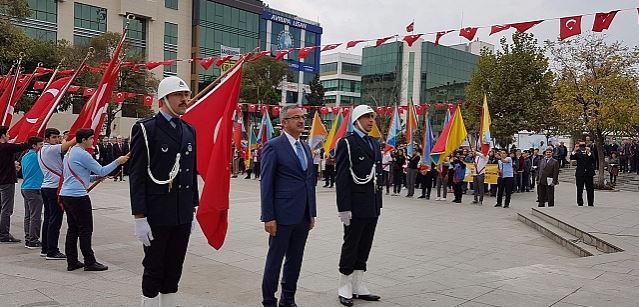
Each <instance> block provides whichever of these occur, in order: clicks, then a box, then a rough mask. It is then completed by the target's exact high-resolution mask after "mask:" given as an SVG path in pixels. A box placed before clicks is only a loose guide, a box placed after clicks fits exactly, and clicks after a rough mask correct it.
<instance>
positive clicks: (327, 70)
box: [320, 62, 337, 75]
mask: <svg viewBox="0 0 639 307" xmlns="http://www.w3.org/2000/svg"><path fill="white" fill-rule="evenodd" d="M334 74H337V62H335V63H326V64H321V65H320V75H334Z"/></svg>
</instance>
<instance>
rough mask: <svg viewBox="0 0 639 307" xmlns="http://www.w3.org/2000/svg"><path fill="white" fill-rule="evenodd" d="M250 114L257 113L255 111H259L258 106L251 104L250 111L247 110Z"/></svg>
mask: <svg viewBox="0 0 639 307" xmlns="http://www.w3.org/2000/svg"><path fill="white" fill-rule="evenodd" d="M247 110H248V111H249V112H250V113H255V110H257V106H256V105H254V104H249V105H248V109H247Z"/></svg>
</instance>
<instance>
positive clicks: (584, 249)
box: [517, 213, 604, 257]
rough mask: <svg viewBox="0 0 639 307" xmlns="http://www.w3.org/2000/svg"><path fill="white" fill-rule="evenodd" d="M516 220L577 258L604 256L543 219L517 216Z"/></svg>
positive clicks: (530, 215)
mask: <svg viewBox="0 0 639 307" xmlns="http://www.w3.org/2000/svg"><path fill="white" fill-rule="evenodd" d="M517 219H518V220H519V221H521V222H523V223H524V224H526V225H528V226H530V227H532V228H533V229H535V230H537V231H539V232H540V233H542V234H543V235H545V236H546V237H548V238H550V239H552V240H553V241H555V242H557V243H558V244H559V245H561V246H563V247H565V248H567V249H568V250H570V251H572V252H573V253H574V254H576V255H577V256H579V257H589V256H596V255H601V254H604V252H602V251H599V250H598V249H597V248H595V247H594V246H590V245H588V244H585V243H584V242H583V241H581V240H580V239H579V238H578V237H576V236H573V235H571V234H569V233H568V232H566V231H563V230H562V229H561V228H559V227H557V226H554V225H552V224H551V223H548V222H546V221H544V220H543V219H541V218H539V217H537V216H534V215H532V214H525V215H524V214H521V213H518V214H517Z"/></svg>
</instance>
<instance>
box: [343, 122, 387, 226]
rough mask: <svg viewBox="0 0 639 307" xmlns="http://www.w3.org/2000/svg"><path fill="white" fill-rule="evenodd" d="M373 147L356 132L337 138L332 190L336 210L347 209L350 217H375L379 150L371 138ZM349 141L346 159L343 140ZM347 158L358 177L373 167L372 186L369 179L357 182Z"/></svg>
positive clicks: (379, 205) (377, 212) (378, 199)
mask: <svg viewBox="0 0 639 307" xmlns="http://www.w3.org/2000/svg"><path fill="white" fill-rule="evenodd" d="M371 141H372V142H373V149H371V146H370V145H369V144H368V143H367V142H366V141H365V140H364V139H362V138H361V137H360V136H359V135H357V134H356V133H352V134H350V135H348V136H345V137H343V138H341V139H340V140H339V141H338V142H337V146H336V149H335V160H336V163H337V169H336V179H335V184H336V185H337V187H336V189H335V192H336V194H337V210H338V211H339V212H344V211H351V212H352V214H353V217H358V218H373V217H378V216H379V215H380V213H381V208H382V189H381V188H382V182H383V181H382V177H381V176H382V154H381V152H380V150H379V148H380V147H379V143H378V142H377V140H375V139H374V138H371ZM346 142H348V144H349V145H350V152H351V156H350V159H349V154H348V148H347V144H346ZM351 161H352V163H353V165H352V169H353V172H354V173H355V174H356V175H357V177H359V178H364V177H366V176H367V175H368V174H370V172H371V168H372V167H373V166H374V167H375V174H376V177H377V178H376V180H377V182H378V185H377V186H375V184H374V181H375V180H371V181H370V182H368V183H366V184H357V183H355V182H354V181H353V177H352V175H351V170H350V168H351Z"/></svg>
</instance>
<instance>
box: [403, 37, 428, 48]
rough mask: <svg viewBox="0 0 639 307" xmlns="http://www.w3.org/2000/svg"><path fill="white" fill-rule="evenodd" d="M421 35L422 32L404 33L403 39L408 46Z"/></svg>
mask: <svg viewBox="0 0 639 307" xmlns="http://www.w3.org/2000/svg"><path fill="white" fill-rule="evenodd" d="M422 35H423V34H412V35H406V36H404V41H406V43H407V44H408V46H409V47H411V46H413V44H414V43H415V42H416V41H417V40H418V39H419V38H420V37H421V36H422Z"/></svg>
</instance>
